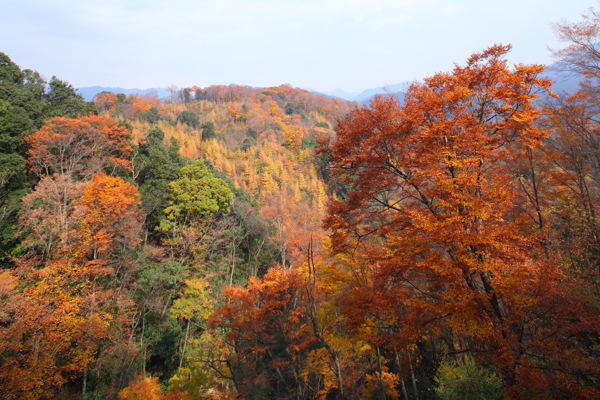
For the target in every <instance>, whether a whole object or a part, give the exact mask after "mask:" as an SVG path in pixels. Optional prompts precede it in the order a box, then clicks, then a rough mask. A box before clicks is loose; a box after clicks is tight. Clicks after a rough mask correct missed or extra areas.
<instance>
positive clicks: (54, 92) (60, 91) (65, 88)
mask: <svg viewBox="0 0 600 400" xmlns="http://www.w3.org/2000/svg"><path fill="white" fill-rule="evenodd" d="M48 89H49V90H48V92H47V93H45V94H44V99H45V100H46V102H47V108H46V110H45V115H46V116H47V117H56V116H64V117H70V118H75V117H77V116H79V115H87V114H90V113H91V114H94V113H97V110H96V106H95V104H94V103H93V102H91V101H90V102H85V101H83V96H81V95H80V94H79V93H77V92H76V91H75V89H74V88H73V86H71V85H70V84H69V83H68V82H65V81H61V80H60V79H58V78H57V77H55V76H53V77H52V79H50V83H49V84H48Z"/></svg>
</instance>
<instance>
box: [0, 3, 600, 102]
mask: <svg viewBox="0 0 600 400" xmlns="http://www.w3.org/2000/svg"><path fill="white" fill-rule="evenodd" d="M596 5H597V3H596V1H595V0H345V1H342V0H210V1H204V0H98V1H89V0H51V1H50V0H14V1H13V0H0V51H2V52H5V53H6V54H8V56H9V57H11V59H12V60H13V61H14V62H15V63H17V64H18V65H19V66H21V68H30V69H35V70H37V71H39V72H40V73H42V75H43V76H45V77H46V78H50V77H51V76H52V75H56V76H57V77H59V78H60V79H62V80H66V81H68V82H70V83H71V84H73V85H74V86H75V87H84V86H95V85H98V86H119V87H123V88H141V89H144V88H149V87H167V86H170V85H176V86H179V87H186V86H193V85H198V86H201V87H205V86H209V85H212V84H230V83H237V84H245V85H251V86H272V85H279V84H283V83H289V84H291V85H293V86H296V87H303V88H312V89H315V90H321V91H330V90H333V89H336V88H341V89H344V90H346V91H362V90H363V89H368V88H372V87H377V86H382V85H385V84H395V83H400V82H404V81H410V80H415V79H421V78H423V77H426V76H429V75H431V74H433V73H435V72H439V71H447V70H450V69H451V68H452V67H453V65H454V63H458V64H463V63H464V61H465V60H466V58H467V57H468V56H469V55H470V54H472V53H474V52H479V51H481V50H483V49H485V48H486V47H488V46H490V45H492V44H494V43H502V44H506V43H510V44H512V45H513V50H512V51H511V53H510V61H511V62H514V63H544V64H547V63H550V62H551V61H552V60H551V57H550V53H549V51H548V46H550V47H554V48H555V47H559V46H561V44H560V43H558V42H557V41H556V39H555V35H554V33H553V31H552V27H551V24H552V23H554V22H560V21H561V20H566V21H569V22H576V21H579V20H580V19H581V18H580V15H581V14H582V13H583V12H585V11H586V10H587V9H588V8H589V7H592V6H596Z"/></svg>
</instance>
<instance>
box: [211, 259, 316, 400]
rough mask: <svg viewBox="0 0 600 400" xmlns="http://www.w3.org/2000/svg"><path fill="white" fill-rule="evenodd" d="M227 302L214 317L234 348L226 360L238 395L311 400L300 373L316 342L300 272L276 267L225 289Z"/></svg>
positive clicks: (308, 385) (212, 318)
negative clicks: (260, 276) (307, 311)
mask: <svg viewBox="0 0 600 400" xmlns="http://www.w3.org/2000/svg"><path fill="white" fill-rule="evenodd" d="M225 298H227V299H228V301H227V303H226V304H224V305H223V306H222V307H221V308H220V309H219V310H217V311H216V312H215V314H214V315H213V316H212V317H211V321H210V324H211V326H212V327H218V328H226V329H227V330H228V333H227V342H228V343H229V345H230V346H232V348H233V349H234V353H232V354H231V359H229V360H228V361H227V364H228V365H229V368H230V369H231V376H232V379H233V381H234V383H235V386H236V389H237V392H238V395H239V396H241V397H243V398H245V399H264V398H281V399H293V398H311V396H314V395H315V394H316V391H314V392H311V391H312V390H315V388H311V387H310V384H309V382H308V379H307V377H306V376H305V375H304V374H303V373H302V371H303V367H304V365H305V363H306V355H307V353H308V351H309V349H310V346H311V344H312V343H313V341H314V338H313V336H312V335H311V333H310V328H309V325H308V321H307V319H306V306H307V305H306V298H305V296H304V282H303V279H302V277H301V275H300V274H299V273H298V271H297V270H295V269H291V268H280V267H279V268H272V269H271V270H269V272H268V273H267V274H266V275H265V276H264V277H263V278H262V279H260V280H259V279H254V278H251V279H250V282H249V283H248V287H247V288H239V287H230V288H227V289H225Z"/></svg>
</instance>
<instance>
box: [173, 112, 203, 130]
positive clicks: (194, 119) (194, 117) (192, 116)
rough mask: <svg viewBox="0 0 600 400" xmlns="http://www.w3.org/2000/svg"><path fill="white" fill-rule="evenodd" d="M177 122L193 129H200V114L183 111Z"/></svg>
mask: <svg viewBox="0 0 600 400" xmlns="http://www.w3.org/2000/svg"><path fill="white" fill-rule="evenodd" d="M177 122H179V123H181V124H185V125H187V126H189V127H191V128H198V127H199V126H200V120H199V119H198V114H196V113H195V112H193V111H187V110H186V111H182V112H181V113H179V115H177Z"/></svg>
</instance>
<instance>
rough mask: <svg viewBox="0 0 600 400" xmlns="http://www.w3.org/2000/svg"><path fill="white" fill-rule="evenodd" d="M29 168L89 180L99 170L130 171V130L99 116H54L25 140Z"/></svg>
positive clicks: (36, 172)
mask: <svg viewBox="0 0 600 400" xmlns="http://www.w3.org/2000/svg"><path fill="white" fill-rule="evenodd" d="M25 144H26V145H27V146H28V147H29V150H28V151H27V157H28V161H29V165H30V168H31V170H32V171H33V172H34V173H35V174H36V175H38V176H44V175H45V176H49V175H52V174H55V173H58V174H67V175H69V176H72V177H73V178H75V179H84V180H85V179H89V178H90V177H91V176H92V175H94V174H96V173H98V172H101V171H103V172H107V173H111V174H114V173H115V172H116V171H118V170H119V169H124V170H126V171H127V170H131V161H130V160H129V155H130V154H131V152H132V147H131V132H130V131H128V130H127V129H126V128H124V127H122V126H121V125H119V124H118V123H117V122H116V121H115V120H113V119H112V118H109V117H102V116H94V115H92V116H87V117H81V118H64V117H55V118H52V119H50V120H49V121H48V122H47V123H46V124H45V125H44V126H43V127H42V128H41V129H40V130H38V131H37V132H35V133H33V134H32V135H30V136H29V137H27V139H26V140H25Z"/></svg>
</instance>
